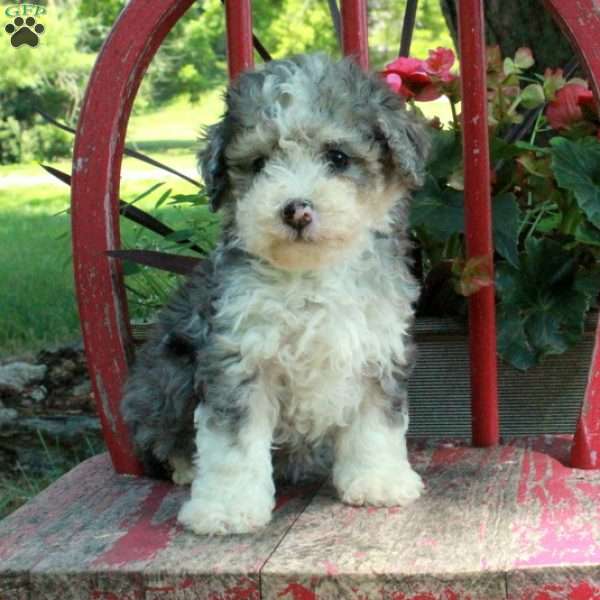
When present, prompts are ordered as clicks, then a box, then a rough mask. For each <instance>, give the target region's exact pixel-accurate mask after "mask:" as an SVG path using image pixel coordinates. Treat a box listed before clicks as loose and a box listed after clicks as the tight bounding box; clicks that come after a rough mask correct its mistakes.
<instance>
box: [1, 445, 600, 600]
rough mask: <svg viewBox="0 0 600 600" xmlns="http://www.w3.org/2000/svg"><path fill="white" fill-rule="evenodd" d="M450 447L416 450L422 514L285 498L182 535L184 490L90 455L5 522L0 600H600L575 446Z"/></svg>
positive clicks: (588, 499) (599, 476) (598, 506)
mask: <svg viewBox="0 0 600 600" xmlns="http://www.w3.org/2000/svg"><path fill="white" fill-rule="evenodd" d="M436 444H437V447H435V446H432V445H429V444H428V443H427V442H424V441H419V442H416V443H414V444H413V448H412V450H411V459H412V462H413V464H414V465H415V468H416V469H417V470H418V471H419V472H420V473H421V474H422V476H423V477H424V481H425V484H426V488H427V490H426V493H425V495H424V496H423V497H422V498H421V499H419V500H418V501H417V502H416V503H414V504H413V505H411V506H409V507H406V508H390V509H374V508H357V507H350V506H345V505H343V504H341V503H340V502H339V501H338V500H337V498H336V496H335V494H334V492H333V490H332V489H331V487H325V488H323V489H321V490H318V491H317V490H316V489H315V488H312V489H311V488H303V489H291V490H280V492H279V501H278V509H277V510H276V512H275V515H274V518H273V521H272V523H271V524H270V525H269V526H268V527H267V528H265V529H264V530H262V531H260V532H257V533H256V534H253V535H246V536H230V537H224V538H223V537H214V538H209V537H206V536H196V535H193V534H189V533H187V532H185V531H182V529H181V528H180V527H179V526H178V525H177V524H176V522H175V518H176V514H177V511H178V509H179V507H180V506H181V503H182V502H183V500H184V498H185V497H186V496H187V493H188V492H187V490H186V489H184V488H176V487H174V486H171V485H170V484H168V483H165V482H157V481H152V480H148V479H144V478H131V477H124V476H119V475H116V474H114V473H113V471H112V469H111V465H110V461H109V459H108V457H107V456H106V455H104V456H101V457H97V458H94V459H91V460H89V461H86V463H84V464H83V465H81V466H80V467H78V468H77V469H75V470H74V471H73V472H71V473H70V474H69V475H67V476H66V477H65V478H63V479H62V480H61V481H59V482H57V483H56V484H54V485H53V486H52V487H51V488H49V489H48V490H47V491H46V492H44V493H42V494H41V495H40V496H39V497H38V498H36V499H34V500H33V501H32V502H31V503H29V504H28V505H27V506H25V507H24V508H22V509H21V510H19V511H17V512H16V513H15V514H13V515H12V516H10V517H8V518H7V519H5V520H4V521H3V522H2V523H0V600H25V599H27V600H75V599H80V598H85V599H86V600H87V599H100V600H138V599H139V600H141V599H143V600H163V599H169V600H197V599H199V598H200V599H206V600H208V599H210V600H221V599H222V600H242V599H244V600H258V599H259V598H265V599H269V600H271V599H275V598H280V599H281V598H282V599H284V600H286V599H292V600H295V599H299V600H330V599H332V600H335V599H338V598H344V599H348V600H370V599H373V600H409V599H410V600H435V599H437V598H443V599H444V600H451V599H456V600H458V599H463V598H464V599H466V598H469V599H470V600H478V599H480V600H496V599H505V598H510V599H511V600H532V599H533V600H559V599H560V600H562V599H567V598H569V599H572V600H598V597H599V594H600V582H599V576H600V472H599V471H594V470H587V471H584V470H576V469H571V468H569V467H567V466H565V464H566V463H567V461H568V457H569V450H570V444H571V437H570V436H561V437H555V436H552V437H550V436H546V437H541V438H534V439H520V440H517V441H513V442H511V443H510V444H509V445H507V446H503V447H494V448H490V449H477V448H469V447H466V446H461V445H459V444H453V443H447V444H441V445H440V443H439V442H436ZM315 493H316V495H315Z"/></svg>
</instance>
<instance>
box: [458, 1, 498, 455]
mask: <svg viewBox="0 0 600 600" xmlns="http://www.w3.org/2000/svg"><path fill="white" fill-rule="evenodd" d="M458 10H459V15H458V16H459V38H460V56H461V74H462V76H461V82H462V122H463V157H464V171H465V232H466V236H465V237H466V247H467V258H468V259H480V258H481V260H483V261H484V264H485V266H486V267H487V270H488V272H489V275H490V277H491V278H492V280H493V277H494V247H493V242H492V210H491V198H490V156H489V141H488V124H487V93H486V49H485V36H484V21H483V5H482V0H460V2H458ZM469 345H470V360H471V418H472V424H473V429H472V438H473V444H474V445H475V446H492V445H494V444H497V443H498V442H499V440H500V438H499V417H498V375H497V357H496V308H495V298H494V287H493V286H488V287H484V288H483V289H481V290H479V291H478V292H476V293H475V294H473V295H472V296H471V297H470V298H469Z"/></svg>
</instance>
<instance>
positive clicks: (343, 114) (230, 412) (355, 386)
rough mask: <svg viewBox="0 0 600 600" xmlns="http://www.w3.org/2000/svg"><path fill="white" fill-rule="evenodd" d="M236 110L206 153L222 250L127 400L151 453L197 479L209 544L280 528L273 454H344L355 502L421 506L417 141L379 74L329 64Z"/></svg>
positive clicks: (235, 104) (312, 463) (304, 63)
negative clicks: (344, 160)
mask: <svg viewBox="0 0 600 600" xmlns="http://www.w3.org/2000/svg"><path fill="white" fill-rule="evenodd" d="M226 106H227V110H226V114H225V116H224V117H223V119H222V120H221V121H220V122H219V123H218V124H216V125H214V126H212V127H211V128H209V130H208V132H207V144H206V148H205V150H204V152H203V153H202V155H201V167H202V173H203V177H204V180H205V183H206V189H207V191H208V193H209V196H210V201H211V205H212V206H213V208H214V209H215V210H217V209H221V210H222V212H223V235H222V239H221V242H220V244H219V246H218V248H217V249H216V251H215V252H214V253H213V255H212V256H211V257H210V260H208V261H207V262H206V263H205V264H203V265H202V266H201V267H200V268H199V269H198V270H197V271H196V272H194V274H193V275H192V276H191V278H190V279H189V281H188V282H187V283H186V284H185V285H184V286H183V287H182V288H181V289H180V290H179V291H178V292H177V293H176V295H175V297H174V298H173V299H172V301H171V302H170V304H169V305H168V306H167V307H166V308H165V309H164V310H163V312H162V314H161V317H160V321H159V324H158V326H157V329H156V332H155V334H154V336H153V338H152V339H151V340H150V341H149V342H148V343H147V344H146V345H145V346H144V348H143V349H142V351H141V353H140V355H139V357H138V359H137V362H136V364H135V366H134V368H133V370H132V373H131V376H130V378H129V381H128V383H127V386H126V389H125V395H124V401H123V411H124V416H125V419H126V421H127V423H128V424H129V426H130V427H131V429H132V431H133V435H134V440H135V443H136V446H137V448H138V451H139V454H140V456H142V457H143V459H144V462H145V464H146V465H147V466H148V468H149V469H152V468H156V466H157V465H162V466H165V465H166V466H167V467H168V468H170V469H171V470H173V471H174V472H173V479H174V480H175V481H177V482H184V481H189V480H191V479H193V484H192V492H191V499H190V501H189V502H187V503H186V504H185V505H184V507H183V508H182V510H181V513H180V516H179V518H180V521H181V522H182V523H184V524H185V525H186V526H188V527H190V528H191V529H193V530H194V531H196V532H198V533H236V532H238V533H239V532H246V531H251V530H253V529H255V528H257V527H260V526H261V525H264V524H265V523H266V522H267V521H268V520H269V518H270V514H271V510H272V507H273V498H274V485H273V466H272V457H271V453H272V449H273V448H278V449H281V450H282V453H283V454H282V455H283V456H284V458H285V460H284V462H285V464H286V470H287V472H288V473H293V474H295V475H296V476H299V475H301V474H302V473H303V472H304V471H305V469H304V468H303V467H302V465H304V466H306V465H308V468H309V470H310V469H318V468H320V467H322V466H323V463H324V462H327V461H326V460H324V459H323V457H327V456H328V455H329V454H331V455H332V460H333V482H334V485H335V486H336V487H337V489H338V491H339V494H340V497H341V498H342V500H344V501H346V502H349V503H353V504H374V505H386V506H389V505H394V504H404V503H406V502H409V501H411V500H413V499H414V498H416V497H417V496H418V495H419V493H420V491H421V487H422V484H421V481H420V479H419V477H418V475H416V473H414V471H412V469H411V467H410V465H409V463H408V460H407V456H406V445H405V441H404V436H405V433H406V429H407V427H408V412H407V402H406V385H405V382H406V378H407V376H408V374H409V371H410V368H411V365H412V362H413V359H412V344H411V340H410V333H409V330H410V326H411V322H412V318H413V304H414V302H415V301H416V298H417V294H418V289H417V285H416V282H415V280H414V279H413V277H412V275H411V273H410V270H409V265H408V260H407V253H408V249H409V244H408V238H407V233H406V225H407V201H408V197H409V192H410V190H411V189H413V188H415V187H416V186H418V185H419V184H420V183H421V182H422V178H423V165H424V156H425V152H426V146H427V144H426V142H425V139H424V136H423V131H422V128H421V126H420V124H419V123H418V122H417V121H416V119H415V117H414V116H413V115H410V114H409V113H407V112H406V111H405V110H404V107H403V105H402V103H401V101H400V100H399V99H398V97H397V96H395V95H394V94H392V93H391V92H390V91H389V90H388V89H387V88H386V86H385V85H383V84H382V83H381V82H380V81H379V80H377V79H376V78H375V77H372V76H368V75H366V74H365V73H363V72H361V71H360V69H359V68H358V67H356V66H355V65H354V64H353V63H352V62H351V61H347V60H344V61H342V62H339V63H333V62H331V61H329V60H328V59H327V58H325V57H324V56H322V55H311V56H300V57H296V58H294V59H291V60H284V61H273V62H271V63H269V64H267V65H266V66H265V67H264V68H263V69H262V70H260V71H255V72H248V73H245V74H243V75H242V76H240V77H239V78H238V79H237V81H235V82H234V83H233V84H232V86H231V87H230V89H229V91H228V93H227V96H226ZM331 150H336V151H341V152H343V153H344V154H345V155H347V156H348V157H349V163H348V165H347V166H345V167H344V168H343V169H342V170H336V169H335V168H333V167H332V164H331V163H330V162H328V160H327V156H328V152H330V151H331ZM293 199H302V200H303V201H306V202H307V203H309V204H310V206H311V207H312V208H311V210H313V212H312V213H311V214H312V216H313V218H312V221H311V223H310V224H309V226H307V227H305V228H304V229H302V230H301V231H297V230H295V229H293V228H291V227H289V226H288V225H286V223H285V222H284V220H283V219H282V216H281V215H282V208H283V206H285V204H286V203H288V202H289V201H290V200H293ZM192 414H193V415H194V417H193V419H192ZM194 424H195V432H194ZM194 435H195V438H194ZM194 446H195V458H194V464H193V465H191V464H190V462H189V460H190V458H191V456H192V454H193V453H194Z"/></svg>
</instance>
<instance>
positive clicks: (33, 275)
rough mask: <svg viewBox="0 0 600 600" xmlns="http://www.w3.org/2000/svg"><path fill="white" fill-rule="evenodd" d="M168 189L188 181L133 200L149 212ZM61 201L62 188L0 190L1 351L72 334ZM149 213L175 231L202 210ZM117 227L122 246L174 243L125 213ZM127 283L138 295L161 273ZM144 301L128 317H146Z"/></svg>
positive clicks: (129, 188) (126, 192) (137, 188)
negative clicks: (142, 227) (142, 229)
mask: <svg viewBox="0 0 600 600" xmlns="http://www.w3.org/2000/svg"><path fill="white" fill-rule="evenodd" d="M155 182H156V180H140V181H135V182H125V184H124V185H123V186H122V194H121V196H122V198H124V199H129V200H131V199H133V198H134V197H135V196H136V195H138V194H139V193H141V192H143V191H144V190H146V189H147V188H149V187H150V186H151V185H152V184H153V183H155ZM167 187H169V188H171V189H172V190H173V193H184V194H191V193H193V192H194V188H193V187H192V186H191V185H190V184H186V183H185V182H182V183H179V182H171V181H170V182H169V184H168V186H167V184H164V185H163V186H162V187H161V188H159V189H158V190H156V192H154V193H153V194H152V195H151V196H149V197H148V198H146V199H144V200H142V201H141V202H139V204H138V206H140V207H141V208H144V209H145V210H151V211H152V209H153V206H154V204H155V202H156V200H157V199H158V198H159V197H160V194H161V192H162V190H166V189H167ZM68 202H69V197H68V190H67V188H66V187H64V189H63V188H61V187H57V186H36V187H31V188H22V189H18V190H9V191H6V190H0V238H1V239H2V240H3V251H2V253H1V254H0V280H1V281H2V286H3V294H2V300H1V310H0V356H1V355H5V356H6V355H14V354H19V353H23V352H26V351H32V352H35V351H37V350H39V349H41V348H42V347H45V346H48V345H53V344H57V343H60V342H63V341H68V340H72V339H74V338H76V337H77V336H78V335H79V323H78V318H77V311H76V305H75V297H74V288H73V278H72V267H71V248H70V243H71V240H70V221H69V215H68V214H65V213H64V212H61V211H64V210H65V209H66V208H67V207H68ZM153 212H155V214H156V215H157V216H158V217H159V218H161V219H162V220H164V221H166V222H168V223H169V224H170V225H171V226H172V227H173V228H174V229H182V228H184V227H185V226H186V222H187V221H188V220H189V219H190V218H194V217H195V218H197V219H202V218H204V216H205V214H206V211H205V209H202V208H189V209H185V211H184V210H181V209H179V208H177V207H170V206H167V207H163V208H161V209H160V210H159V211H153ZM57 213H61V214H57ZM121 230H122V237H123V241H124V246H126V247H134V246H136V245H137V246H141V247H146V248H152V247H154V248H159V247H160V248H163V249H164V248H165V247H166V248H168V249H172V248H173V246H174V244H173V243H166V244H165V243H164V242H162V240H161V238H159V237H158V236H156V235H155V234H152V233H151V232H147V233H146V232H144V233H141V234H140V229H139V228H138V227H137V226H135V225H133V224H131V222H129V221H127V220H124V219H122V225H121ZM211 237H212V234H211ZM131 283H132V286H133V287H134V288H136V289H138V290H140V291H141V292H142V293H145V291H146V292H147V291H148V290H150V289H153V288H154V287H156V286H159V288H160V289H165V288H164V285H163V284H164V280H163V278H158V280H157V279H156V278H151V276H150V274H149V273H148V271H146V270H144V271H142V272H141V273H139V274H138V275H136V276H135V278H134V280H133V281H132V282H131ZM155 291H156V290H155ZM165 293H166V292H165ZM154 295H156V294H154ZM162 298H163V299H164V294H163V296H162ZM139 300H140V298H139V297H138V298H137V300H136V299H133V304H134V305H136V302H139ZM144 306H145V304H144V303H142V305H140V306H139V310H137V312H136V310H135V306H134V307H133V309H134V310H133V314H134V316H147V310H144ZM151 306H153V305H151Z"/></svg>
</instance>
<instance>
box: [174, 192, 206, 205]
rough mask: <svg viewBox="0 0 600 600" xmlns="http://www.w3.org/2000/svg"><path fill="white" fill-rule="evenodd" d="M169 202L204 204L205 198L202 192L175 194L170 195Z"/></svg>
mask: <svg viewBox="0 0 600 600" xmlns="http://www.w3.org/2000/svg"><path fill="white" fill-rule="evenodd" d="M169 204H200V205H201V204H206V198H205V196H204V195H203V194H201V193H197V194H175V195H174V196H171V201H170V202H169Z"/></svg>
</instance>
